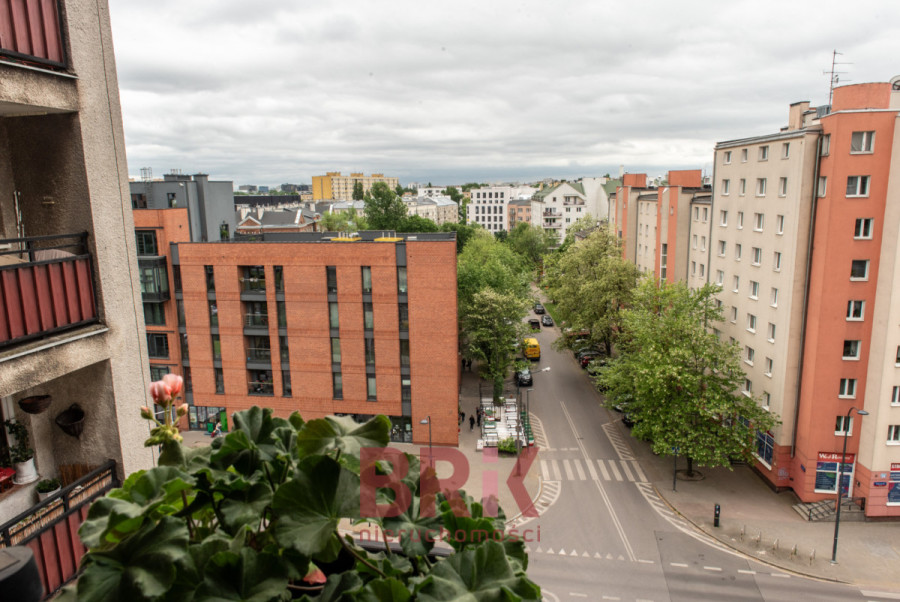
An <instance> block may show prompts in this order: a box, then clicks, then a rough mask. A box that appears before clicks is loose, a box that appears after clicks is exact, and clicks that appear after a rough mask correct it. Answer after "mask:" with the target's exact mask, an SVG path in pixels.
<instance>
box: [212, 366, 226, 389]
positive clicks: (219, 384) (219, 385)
mask: <svg viewBox="0 0 900 602" xmlns="http://www.w3.org/2000/svg"><path fill="white" fill-rule="evenodd" d="M213 374H214V375H215V379H216V394H217V395H222V394H224V393H225V373H224V372H223V371H222V369H221V368H213Z"/></svg>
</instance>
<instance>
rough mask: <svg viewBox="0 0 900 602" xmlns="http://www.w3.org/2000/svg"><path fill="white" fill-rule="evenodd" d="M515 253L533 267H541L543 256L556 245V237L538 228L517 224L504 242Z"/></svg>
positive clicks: (525, 223) (527, 224)
mask: <svg viewBox="0 0 900 602" xmlns="http://www.w3.org/2000/svg"><path fill="white" fill-rule="evenodd" d="M506 244H508V245H509V246H510V247H511V248H512V249H513V250H514V251H515V252H516V253H518V254H519V255H521V256H522V257H524V258H525V259H526V260H527V261H528V262H529V263H530V264H531V265H532V266H533V267H537V266H539V265H541V260H542V259H543V258H544V255H546V254H547V253H549V252H550V249H551V248H552V247H553V245H554V244H556V236H555V235H554V234H551V233H550V232H549V231H547V230H544V229H543V228H541V227H540V226H532V225H531V224H529V223H528V222H519V223H518V224H516V227H515V228H513V230H512V232H510V233H509V237H508V238H507V240H506Z"/></svg>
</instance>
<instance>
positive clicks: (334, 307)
mask: <svg viewBox="0 0 900 602" xmlns="http://www.w3.org/2000/svg"><path fill="white" fill-rule="evenodd" d="M339 324H340V322H339V321H338V304H337V303H334V302H330V303H329V304H328V327H329V328H334V329H336V328H338V326H339Z"/></svg>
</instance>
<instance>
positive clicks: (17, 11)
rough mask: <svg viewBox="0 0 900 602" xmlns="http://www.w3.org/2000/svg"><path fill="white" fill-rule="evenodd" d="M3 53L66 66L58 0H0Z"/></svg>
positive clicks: (24, 59)
mask: <svg viewBox="0 0 900 602" xmlns="http://www.w3.org/2000/svg"><path fill="white" fill-rule="evenodd" d="M0 56H3V57H6V58H12V59H16V60H21V61H26V62H29V63H40V64H41V65H48V66H52V67H60V68H64V67H65V66H66V54H65V44H63V39H62V29H61V28H60V25H59V2H58V0H0Z"/></svg>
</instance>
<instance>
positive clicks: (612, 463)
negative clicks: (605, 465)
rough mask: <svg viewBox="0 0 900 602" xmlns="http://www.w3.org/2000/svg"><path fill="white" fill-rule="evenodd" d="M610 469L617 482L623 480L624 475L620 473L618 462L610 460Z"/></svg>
mask: <svg viewBox="0 0 900 602" xmlns="http://www.w3.org/2000/svg"><path fill="white" fill-rule="evenodd" d="M609 469H610V470H611V471H612V473H613V476H614V477H616V480H617V481H621V480H622V475H621V474H620V473H619V469H618V468H616V462H615V460H610V461H609Z"/></svg>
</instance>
